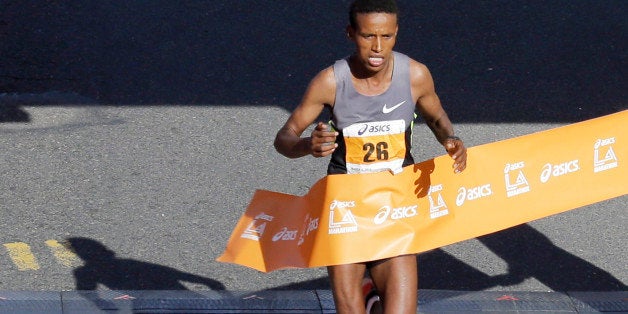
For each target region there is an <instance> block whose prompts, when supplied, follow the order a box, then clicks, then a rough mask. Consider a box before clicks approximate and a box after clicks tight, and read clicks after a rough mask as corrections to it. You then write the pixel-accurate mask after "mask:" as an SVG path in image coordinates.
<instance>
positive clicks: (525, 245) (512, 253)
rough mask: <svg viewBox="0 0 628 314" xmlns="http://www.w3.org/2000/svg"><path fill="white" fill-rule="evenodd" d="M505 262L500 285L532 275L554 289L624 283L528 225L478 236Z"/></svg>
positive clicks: (598, 288)
mask: <svg viewBox="0 0 628 314" xmlns="http://www.w3.org/2000/svg"><path fill="white" fill-rule="evenodd" d="M478 240H479V241H480V242H481V243H483V244H484V245H485V246H486V247H487V248H488V249H489V250H491V251H492V252H493V253H495V254H496V255H497V256H499V257H500V258H502V259H503V260H504V261H505V262H506V263H508V273H507V274H506V275H502V283H501V285H503V286H506V285H509V284H510V285H511V284H517V283H520V282H522V281H523V280H525V279H527V278H530V277H532V278H535V279H537V280H538V281H540V282H541V283H543V284H544V285H545V286H547V287H548V288H551V289H552V290H554V291H625V290H626V288H627V287H626V285H625V284H624V283H622V282H621V281H620V280H618V279H617V278H615V277H613V276H612V275H611V274H610V273H608V272H607V271H605V270H603V269H601V268H599V267H597V266H595V265H593V264H591V263H589V262H587V261H585V260H583V259H582V258H580V257H577V256H575V255H573V254H571V253H569V252H567V251H565V250H563V249H562V248H560V247H558V246H556V245H554V243H552V242H551V241H550V239H549V238H547V237H546V236H545V235H543V234H542V233H541V232H539V231H537V230H536V229H534V228H532V227H531V226H529V225H527V224H523V225H519V226H515V227H512V228H510V229H506V230H504V231H500V232H498V233H494V234H490V235H486V236H482V237H479V238H478Z"/></svg>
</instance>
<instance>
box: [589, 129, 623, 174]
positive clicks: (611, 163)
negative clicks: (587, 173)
mask: <svg viewBox="0 0 628 314" xmlns="http://www.w3.org/2000/svg"><path fill="white" fill-rule="evenodd" d="M613 144H615V138H614V137H611V138H607V139H598V140H597V141H596V142H595V145H593V154H594V155H593V157H594V158H593V167H594V168H593V171H594V172H600V171H605V170H609V169H613V168H616V167H617V156H616V155H615V151H614V150H613Z"/></svg>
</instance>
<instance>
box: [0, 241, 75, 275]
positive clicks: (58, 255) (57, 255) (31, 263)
mask: <svg viewBox="0 0 628 314" xmlns="http://www.w3.org/2000/svg"><path fill="white" fill-rule="evenodd" d="M44 243H45V244H46V246H47V247H48V249H49V253H51V254H52V256H53V257H54V260H56V262H57V263H58V264H60V265H62V266H65V267H69V268H75V267H78V266H80V265H82V263H83V262H82V260H81V258H80V257H79V256H78V255H76V253H75V252H74V250H73V249H72V247H71V246H70V244H69V243H67V242H64V241H57V240H54V239H50V240H46V241H44ZM3 246H4V247H5V249H6V251H7V253H8V254H9V257H10V259H11V261H12V262H13V264H14V265H15V267H16V268H17V269H18V270H19V271H34V270H39V269H40V268H41V267H40V265H39V262H38V260H37V258H36V257H35V254H34V253H33V251H32V250H31V246H30V245H28V244H27V243H24V242H11V243H4V244H3ZM38 254H39V253H38ZM40 257H41V256H40ZM43 260H47V258H43Z"/></svg>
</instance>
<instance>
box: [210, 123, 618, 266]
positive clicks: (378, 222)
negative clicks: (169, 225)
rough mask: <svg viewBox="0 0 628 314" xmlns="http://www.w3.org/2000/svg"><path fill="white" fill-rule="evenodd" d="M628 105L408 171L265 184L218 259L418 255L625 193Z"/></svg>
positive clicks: (264, 261) (332, 261)
mask: <svg viewBox="0 0 628 314" xmlns="http://www.w3.org/2000/svg"><path fill="white" fill-rule="evenodd" d="M627 161H628V111H622V112H619V113H616V114H612V115H608V116H604V117H600V118H596V119H593V120H589V121H585V122H580V123H576V124H571V125H567V126H564V127H560V128H556V129H552V130H548V131H543V132H539V133H534V134H530V135H525V136H521V137H517V138H513V139H508V140H504V141H500V142H495V143H490V144H485V145H480V146H476V147H471V148H469V149H468V160H467V165H468V166H467V169H466V170H465V171H464V172H463V173H460V174H454V173H453V171H452V168H451V163H452V161H451V158H450V157H449V156H440V157H437V158H434V159H431V160H427V161H424V162H421V163H418V164H415V165H411V166H408V167H405V168H404V170H403V172H401V173H399V174H397V175H393V174H391V173H389V172H380V173H372V174H350V175H331V176H326V177H324V178H322V179H321V180H319V181H318V182H317V183H315V184H314V185H313V186H312V188H311V189H310V191H309V192H308V193H307V194H306V195H304V196H294V195H289V194H282V193H277V192H271V191H265V190H258V191H256V192H255V194H254V196H253V199H252V200H251V202H250V204H249V206H248V207H247V209H246V212H245V213H244V215H243V216H242V217H241V218H240V220H239V222H238V224H237V225H236V227H235V229H234V230H233V233H232V235H231V238H230V239H229V242H228V243H227V247H226V249H225V252H224V253H223V255H222V256H220V257H219V258H218V259H217V260H218V261H221V262H229V263H236V264H240V265H244V266H247V267H251V268H254V269H257V270H260V271H264V272H269V271H273V270H277V269H283V268H306V267H320V266H327V265H337V264H347V263H355V262H364V261H370V260H377V259H381V258H386V257H392V256H397V255H401V254H416V253H420V252H424V251H427V250H431V249H434V248H438V247H442V246H445V245H448V244H452V243H456V242H460V241H464V240H468V239H472V238H476V237H479V236H482V235H486V234H489V233H492V232H496V231H499V230H503V229H506V228H509V227H512V226H516V225H519V224H522V223H526V222H530V221H533V220H536V219H539V218H543V217H547V216H550V215H554V214H558V213H561V212H564V211H567V210H571V209H574V208H578V207H581V206H585V205H589V204H593V203H596V202H600V201H603V200H606V199H610V198H614V197H619V196H623V195H626V194H627V193H628V184H626V178H628V165H627V164H626V162H627Z"/></svg>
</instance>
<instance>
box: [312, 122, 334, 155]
mask: <svg viewBox="0 0 628 314" xmlns="http://www.w3.org/2000/svg"><path fill="white" fill-rule="evenodd" d="M328 128H329V126H328V125H327V124H325V123H323V122H319V123H318V124H317V125H316V128H314V131H312V136H311V140H310V149H311V150H312V156H314V157H325V156H327V155H329V154H331V153H333V152H334V150H336V147H338V144H336V136H338V132H331V131H328Z"/></svg>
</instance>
